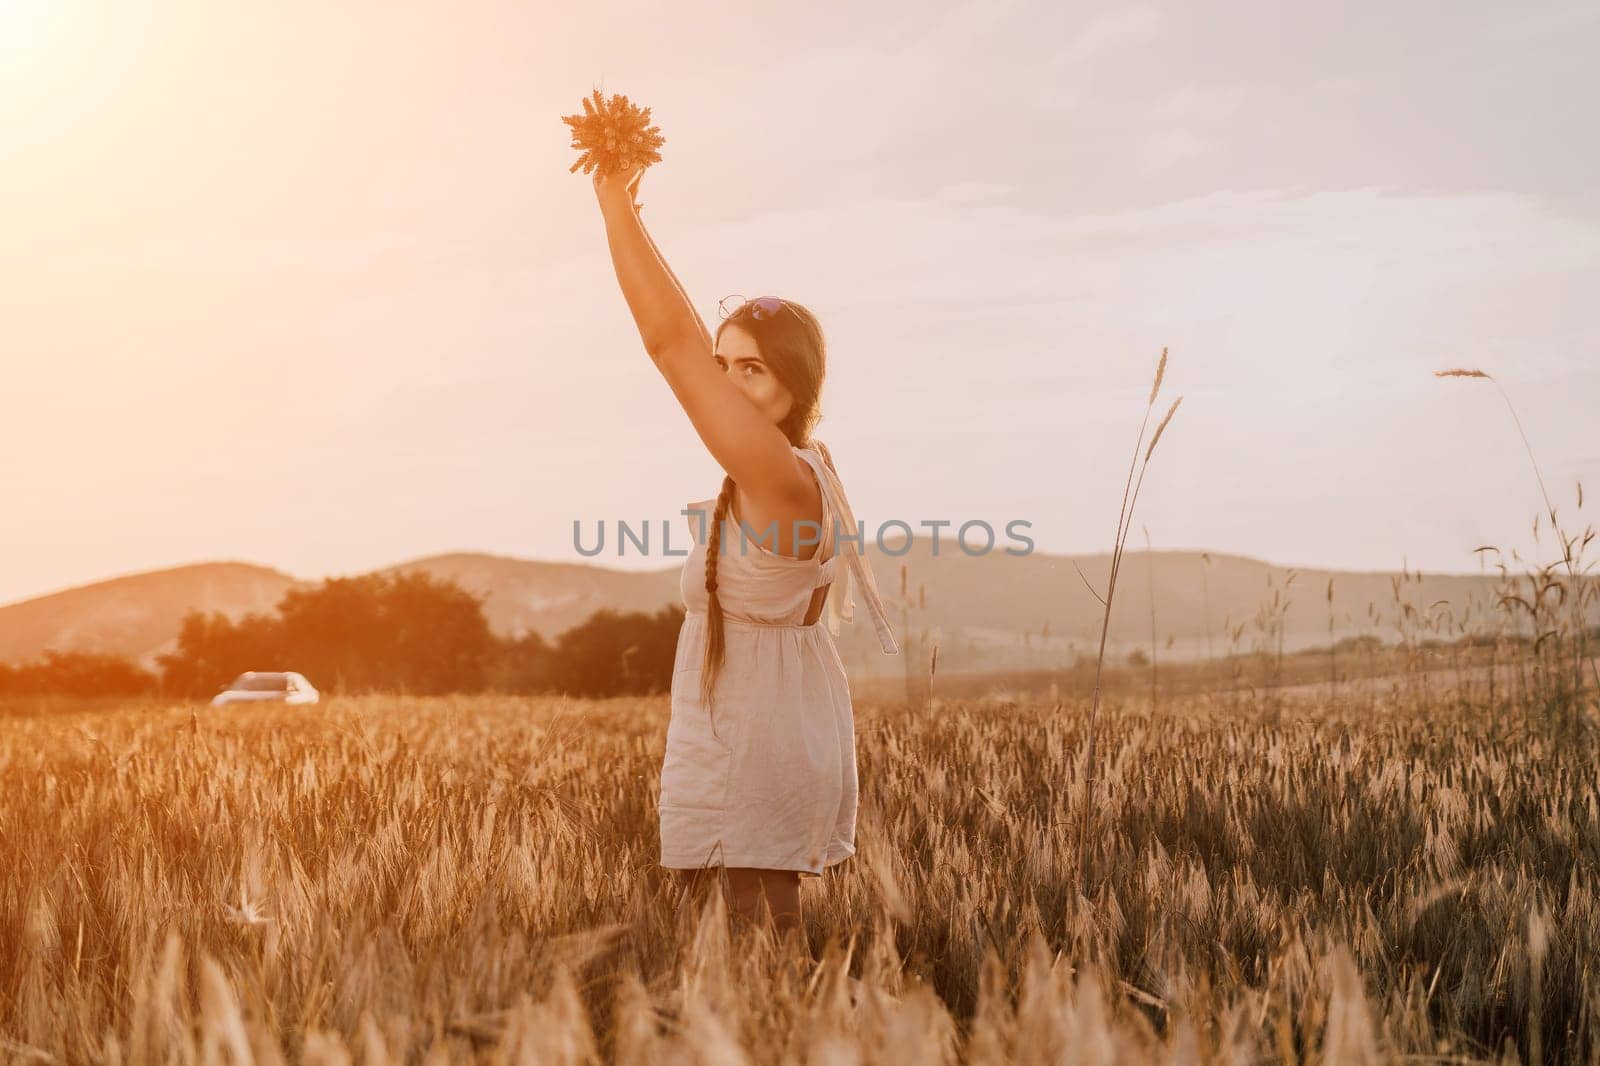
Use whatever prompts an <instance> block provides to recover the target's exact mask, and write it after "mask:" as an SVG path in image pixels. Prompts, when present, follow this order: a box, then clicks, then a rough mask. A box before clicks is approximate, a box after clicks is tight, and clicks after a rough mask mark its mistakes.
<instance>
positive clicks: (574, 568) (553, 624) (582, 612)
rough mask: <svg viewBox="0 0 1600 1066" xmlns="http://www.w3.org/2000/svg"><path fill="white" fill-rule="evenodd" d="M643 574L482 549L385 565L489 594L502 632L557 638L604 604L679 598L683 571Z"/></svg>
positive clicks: (492, 617) (638, 607)
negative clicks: (505, 554) (545, 560)
mask: <svg viewBox="0 0 1600 1066" xmlns="http://www.w3.org/2000/svg"><path fill="white" fill-rule="evenodd" d="M680 568H681V567H678V566H675V567H672V568H670V569H667V570H655V571H649V572H644V573H640V572H637V571H627V570H608V569H606V568H605V567H600V566H589V565H587V564H584V563H547V562H540V561H538V560H533V559H513V558H510V557H507V556H503V555H485V554H482V553H480V552H457V553H454V554H450V555H431V556H428V557H427V558H423V559H415V560H413V561H411V562H409V563H400V564H398V565H396V566H390V567H385V568H384V569H382V570H379V571H377V572H378V573H380V574H389V573H397V574H409V573H415V572H418V571H420V572H423V573H426V574H428V575H429V576H431V577H435V578H440V579H448V580H451V581H454V582H456V584H458V585H460V586H461V587H462V588H464V589H466V590H467V591H468V592H471V593H474V594H476V595H478V596H482V597H484V604H483V613H484V614H485V615H486V616H487V617H488V619H489V626H490V628H491V629H493V630H494V631H495V632H496V633H498V634H500V635H501V636H508V637H515V636H521V635H522V634H524V633H528V632H536V633H539V634H541V635H542V636H545V637H547V638H548V637H554V636H556V635H557V634H559V633H560V632H562V631H563V630H565V629H570V628H571V627H572V626H575V625H577V624H578V623H579V622H582V621H583V620H584V619H586V618H588V617H589V616H590V615H591V614H593V613H594V612H595V611H598V610H599V609H600V608H602V607H609V608H611V609H612V610H616V611H656V610H659V609H660V608H662V607H664V606H666V605H667V604H669V603H679V602H681V601H680V600H679V598H678V571H679V569H680Z"/></svg>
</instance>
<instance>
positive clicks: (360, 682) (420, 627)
mask: <svg viewBox="0 0 1600 1066" xmlns="http://www.w3.org/2000/svg"><path fill="white" fill-rule="evenodd" d="M682 622H683V608H682V607H680V606H676V605H669V606H667V607H663V608H662V609H660V610H659V611H656V612H654V613H648V612H642V611H630V612H619V611H613V610H610V609H609V608H607V609H602V610H599V611H596V612H595V613H594V614H592V615H590V616H589V618H587V619H586V620H584V621H583V622H580V623H579V624H578V625H575V626H573V627H572V628H570V629H568V630H566V631H565V632H563V633H561V634H560V635H559V636H557V637H556V638H555V639H554V640H553V641H548V640H546V639H545V638H544V637H542V636H540V635H539V634H538V633H528V634H525V635H523V636H520V637H513V638H502V637H498V636H496V635H495V634H494V633H493V632H492V631H491V629H490V628H489V620H488V617H487V616H486V615H485V614H484V612H483V600H482V599H481V598H480V597H477V596H475V595H473V594H472V593H470V592H468V591H467V590H465V589H463V588H461V587H460V586H459V585H458V584H456V583H455V582H454V581H450V580H446V579H441V578H435V577H433V576H431V575H429V574H426V573H422V572H420V571H419V572H414V573H409V574H395V575H387V576H386V575H378V574H365V575H361V576H359V577H348V578H329V579H327V580H325V581H324V582H323V583H322V584H321V585H319V586H316V587H313V588H302V589H290V590H289V591H287V592H286V593H285V594H284V596H283V598H282V599H281V600H280V601H279V602H278V605H277V609H276V613H275V614H263V613H254V612H252V613H250V614H246V615H244V616H243V617H242V618H240V619H238V620H237V621H235V620H233V619H230V618H229V617H228V616H226V615H224V614H221V613H220V612H212V613H209V614H208V613H205V612H202V611H191V612H189V613H188V614H187V615H185V616H184V619H183V623H182V626H181V628H180V630H179V633H178V641H177V648H176V649H175V650H173V651H171V652H167V653H164V654H161V655H159V656H157V663H158V669H157V670H156V671H150V670H146V669H143V668H141V667H140V666H138V665H137V664H135V663H133V662H132V661H130V660H128V659H127V658H125V657H122V656H116V655H106V654H99V653H92V652H56V651H48V652H45V653H44V655H43V656H41V657H40V658H39V659H37V660H34V661H32V662H27V663H17V664H9V665H8V664H5V663H0V697H3V696H8V695H11V696H84V697H108V696H165V697H173V698H209V697H210V696H212V695H213V694H214V693H215V692H216V691H217V690H218V688H220V687H221V686H222V685H225V684H227V683H228V682H230V681H232V680H233V679H234V678H236V677H238V676H239V675H240V674H241V673H244V672H245V671H246V670H295V671H298V672H299V673H302V674H304V675H305V676H306V677H307V678H309V679H310V680H311V683H312V684H313V685H315V686H316V687H317V688H318V689H319V690H320V691H321V692H323V693H325V694H329V695H354V694H359V693H369V692H393V693H404V694H411V695H443V694H447V693H479V692H503V693H524V694H554V693H564V694H566V695H571V696H593V697H605V696H622V695H651V694H657V693H662V692H666V691H668V690H670V688H671V685H672V666H673V662H674V659H675V656H676V652H677V641H678V628H679V626H680V625H681V624H682Z"/></svg>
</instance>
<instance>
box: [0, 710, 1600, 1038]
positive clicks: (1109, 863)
mask: <svg viewBox="0 0 1600 1066" xmlns="http://www.w3.org/2000/svg"><path fill="white" fill-rule="evenodd" d="M1393 695H1394V698H1393V699H1389V700H1384V701H1381V702H1380V704H1379V707H1378V710H1377V712H1376V713H1374V712H1373V711H1372V710H1371V709H1370V707H1369V703H1368V700H1367V698H1366V697H1363V698H1362V699H1361V700H1360V704H1359V706H1358V707H1354V706H1353V707H1350V708H1341V707H1340V706H1339V704H1338V701H1336V700H1330V698H1329V697H1328V695H1327V694H1326V693H1324V694H1323V695H1321V696H1319V697H1315V698H1306V699H1303V700H1300V699H1291V700H1289V701H1288V706H1280V707H1278V708H1276V709H1275V711H1274V713H1272V714H1265V713H1261V712H1258V711H1255V710H1252V709H1251V708H1248V707H1244V708H1241V707H1239V706H1238V705H1236V704H1235V705H1228V704H1226V703H1223V702H1221V701H1218V700H1213V699H1211V698H1210V697H1208V696H1205V695H1203V694H1202V695H1195V696H1188V697H1185V698H1183V699H1182V700H1165V701H1163V703H1162V705H1161V706H1160V708H1159V709H1158V710H1152V709H1151V707H1150V706H1149V705H1148V704H1141V703H1139V702H1137V701H1136V700H1119V701H1117V702H1113V703H1111V704H1108V705H1105V706H1102V708H1101V716H1100V723H1099V725H1098V727H1097V728H1098V729H1099V730H1100V737H1099V742H1098V752H1099V754H1098V755H1097V758H1098V759H1099V760H1100V766H1099V767H1098V772H1097V773H1096V774H1095V776H1094V779H1093V780H1094V786H1093V787H1094V792H1095V795H1094V797H1093V803H1094V805H1095V818H1094V821H1093V827H1094V828H1093V831H1092V835H1091V837H1090V839H1089V841H1088V847H1087V854H1086V857H1085V859H1084V867H1083V870H1082V871H1081V874H1080V873H1079V872H1078V871H1077V870H1076V869H1075V865H1076V864H1075V851H1074V848H1073V841H1074V829H1075V827H1076V826H1077V824H1078V823H1077V817H1078V815H1079V813H1080V810H1079V808H1080V805H1081V789H1082V785H1083V778H1084V773H1083V765H1082V759H1081V756H1080V754H1079V753H1080V752H1081V751H1082V749H1083V743H1082V741H1083V737H1082V735H1081V733H1082V729H1083V726H1084V723H1085V719H1086V711H1087V707H1086V705H1085V704H1084V703H1083V702H1082V701H1074V702H1071V703H1046V702H1042V701H1028V700H1020V701H1019V700H1013V699H1004V698H998V697H988V698H977V699H970V700H962V701H955V702H949V703H941V704H938V705H936V706H934V707H932V708H926V707H925V708H911V707H909V706H906V705H903V704H891V703H858V705H857V708H856V710H857V730H858V757H859V762H860V774H861V789H862V807H861V812H860V818H859V823H858V832H857V844H858V850H857V853H856V854H855V855H854V856H853V857H852V858H850V859H848V860H846V861H845V862H844V863H842V864H841V865H839V866H837V867H834V868H833V869H831V870H829V871H828V873H827V875H826V876H825V877H824V878H822V879H820V880H817V881H807V882H806V883H805V886H804V888H803V894H804V897H805V902H804V906H805V911H806V914H805V920H806V934H807V938H808V939H809V942H810V947H811V953H812V955H813V956H814V958H806V957H804V956H802V955H799V954H796V953H790V954H788V955H784V954H783V953H782V952H781V951H780V950H779V945H775V944H773V943H771V942H770V941H769V940H767V939H766V938H765V937H763V936H761V935H760V934H759V933H754V934H753V933H750V932H748V931H742V930H740V931H735V932H734V933H731V934H730V932H729V928H728V924H727V922H726V920H725V919H726V912H725V911H724V910H723V909H722V900H721V897H720V894H719V893H718V892H717V891H716V887H715V882H714V881H713V880H710V879H702V880H701V884H702V885H703V886H709V887H702V888H701V889H700V890H698V891H692V890H691V889H693V887H694V886H693V885H690V884H687V883H685V882H683V881H681V880H679V879H677V878H674V877H672V876H670V875H667V874H666V873H665V872H664V871H662V870H660V869H659V868H658V867H656V866H655V865H654V863H655V859H656V844H657V836H656V822H655V806H654V801H655V789H656V784H657V774H658V769H659V764H660V757H661V753H662V747H663V743H664V735H665V728H666V718H667V704H666V700H665V698H664V697H661V698H653V699H632V700H630V699H619V700H611V701H592V702H583V701H572V700H562V699H554V698H547V699H534V700H530V699H523V698H497V697H471V698H434V699H403V698H383V697H364V698H349V699H334V700H331V701H329V702H327V703H325V704H324V705H323V706H322V707H319V708H311V709H288V708H276V709H269V710H251V711H250V712H248V713H242V712H236V713H233V714H229V715H222V714H217V713H212V712H208V711H205V710H197V709H194V708H191V707H188V706H178V705H173V706H162V705H149V706H139V707H126V708H122V709H119V710H115V711H111V712H101V713H94V714H88V713H81V714H71V713H56V714H53V715H48V716H25V717H14V718H10V719H5V720H4V721H5V722H6V729H5V734H4V738H3V739H0V781H3V782H4V788H5V793H4V794H5V802H4V805H3V807H0V863H3V868H4V870H5V876H4V879H3V882H0V1055H3V1056H4V1057H5V1058H6V1059H8V1060H10V1061H16V1062H86V1061H103V1062H119V1063H146V1062H262V1063H266V1062H279V1061H307V1062H359V1063H380V1062H401V1061H406V1062H447V1061H482V1062H541V1063H543V1062H551V1063H579V1062H595V1061H615V1062H625V1063H646V1062H666V1063H672V1062H683V1063H690V1062H706V1063H741V1062H751V1063H755V1062H775V1063H776V1062H794V1063H799V1062H807V1063H812V1062H815V1063H901V1062H907V1063H910V1062H915V1063H940V1062H957V1061H964V1062H974V1063H991V1062H1022V1063H1054V1062H1085V1063H1087V1062H1105V1063H1110V1062H1126V1061H1172V1062H1216V1061H1274V1062H1300V1061H1329V1062H1361V1061H1396V1060H1399V1059H1405V1060H1407V1061H1478V1060H1497V1059H1498V1058H1500V1057H1501V1056H1502V1055H1508V1056H1511V1057H1513V1059H1515V1058H1519V1057H1520V1058H1541V1057H1542V1058H1547V1059H1566V1060H1572V1061H1591V1062H1592V1061H1595V1060H1596V1056H1597V1054H1600V1052H1597V1048H1600V1040H1597V1032H1600V1028H1597V1026H1600V988H1597V987H1596V984H1597V981H1596V978H1597V976H1600V968H1597V966H1596V964H1595V960H1596V959H1597V958H1600V895H1597V891H1596V874H1597V872H1600V811H1597V808H1596V786H1597V783H1600V765H1597V760H1596V759H1595V758H1594V757H1593V754H1592V751H1587V750H1586V749H1583V748H1582V747H1579V746H1573V745H1567V744H1556V743H1553V742H1550V741H1547V740H1546V739H1544V738H1543V737H1542V736H1541V735H1540V734H1539V733H1538V732H1537V731H1535V730H1529V729H1527V728H1524V727H1523V726H1521V725H1519V722H1520V721H1521V720H1520V719H1518V717H1517V716H1516V715H1515V714H1514V713H1511V711H1512V710H1514V709H1511V708H1507V707H1504V706H1500V707H1496V708H1494V709H1492V710H1491V709H1489V708H1487V707H1485V706H1483V705H1481V704H1475V703H1472V702H1471V701H1464V700H1455V701H1451V700H1450V699H1449V698H1448V695H1447V694H1445V695H1443V696H1441V697H1440V698H1439V699H1437V700H1430V701H1428V702H1426V703H1424V702H1421V701H1418V700H1415V699H1411V700H1407V699H1405V698H1402V697H1401V695H1400V690H1399V689H1398V688H1396V689H1395V690H1394V692H1393ZM730 936H735V937H736V938H737V939H735V940H733V941H730Z"/></svg>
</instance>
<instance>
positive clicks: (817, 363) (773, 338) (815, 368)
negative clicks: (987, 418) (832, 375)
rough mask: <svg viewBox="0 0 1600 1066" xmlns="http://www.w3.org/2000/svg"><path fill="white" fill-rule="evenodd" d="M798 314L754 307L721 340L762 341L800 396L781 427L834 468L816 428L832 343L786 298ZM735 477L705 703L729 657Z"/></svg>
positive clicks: (721, 513)
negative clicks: (727, 567) (727, 600)
mask: <svg viewBox="0 0 1600 1066" xmlns="http://www.w3.org/2000/svg"><path fill="white" fill-rule="evenodd" d="M784 303H785V304H787V305H788V306H789V307H790V308H792V309H793V311H794V314H792V315H791V314H788V313H786V312H784V313H779V314H776V315H770V316H768V317H766V318H761V319H757V318H754V317H753V316H752V315H751V313H750V305H749V304H745V305H744V306H743V307H741V308H739V310H738V311H737V312H736V313H734V314H732V315H730V316H728V317H727V318H725V319H723V320H722V323H721V324H720V325H718V326H717V333H716V336H717V338H719V339H720V338H721V336H722V331H723V330H725V329H727V328H728V327H729V326H737V327H738V328H739V329H742V330H744V331H745V332H746V333H748V334H749V335H750V337H751V339H753V340H754V341H755V342H756V349H757V350H758V351H760V353H761V358H762V361H764V362H765V363H766V364H767V367H768V369H770V370H771V371H772V374H773V376H774V377H776V378H777V379H778V382H779V384H781V385H783V387H784V388H785V389H787V390H788V391H789V395H790V396H792V397H793V398H794V402H793V404H792V405H791V406H790V408H789V413H788V414H787V415H785V416H784V419H783V421H782V422H779V423H778V428H779V429H780V430H782V431H783V435H784V438H785V439H787V440H788V442H789V443H790V444H792V445H794V446H795V447H797V448H807V447H815V448H817V450H818V452H819V453H820V454H821V455H822V458H823V460H824V461H825V462H826V463H827V464H828V467H829V469H832V468H833V458H832V457H831V456H830V455H829V454H828V449H827V446H826V445H824V444H822V442H821V441H815V440H813V439H812V437H811V432H812V430H813V429H814V428H815V426H816V424H817V421H818V420H819V419H820V418H821V417H822V411H821V398H822V380H823V377H824V376H825V375H826V373H827V344H826V341H825V340H824V338H823V335H822V325H821V323H819V322H818V321H817V316H816V315H814V314H812V313H811V311H810V310H809V309H808V308H806V307H804V306H802V305H800V304H797V303H795V302H794V301H792V300H785V301H784ZM733 490H734V483H733V478H732V477H731V476H729V475H727V474H724V475H723V477H722V489H721V491H720V492H718V493H717V506H716V510H715V511H714V512H713V513H712V516H711V525H710V527H709V529H708V531H707V534H706V601H707V602H706V651H705V660H704V662H703V663H702V664H701V670H700V702H701V703H702V704H704V705H705V706H706V707H708V708H709V707H710V706H711V704H712V691H713V689H714V688H715V686H716V681H717V675H718V673H720V672H721V669H722V666H723V664H724V662H725V661H726V657H727V647H726V643H725V639H724V632H723V621H722V600H721V598H720V597H719V596H718V595H717V562H718V559H719V557H720V556H721V554H722V525H723V522H724V521H725V520H726V519H727V517H728V512H729V510H730V508H731V507H732V504H733Z"/></svg>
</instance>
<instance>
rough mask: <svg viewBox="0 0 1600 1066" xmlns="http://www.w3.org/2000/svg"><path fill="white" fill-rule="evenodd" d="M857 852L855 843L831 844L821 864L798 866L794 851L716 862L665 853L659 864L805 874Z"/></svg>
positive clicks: (670, 866)
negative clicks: (787, 871)
mask: <svg viewBox="0 0 1600 1066" xmlns="http://www.w3.org/2000/svg"><path fill="white" fill-rule="evenodd" d="M855 853H856V849H855V845H854V844H830V845H828V850H827V852H826V853H825V855H824V857H823V860H822V863H821V865H809V866H796V865H795V864H794V860H793V859H791V858H790V855H792V854H793V852H789V853H788V854H785V855H727V856H722V857H721V858H719V859H718V860H717V861H715V862H709V861H698V862H697V861H695V860H692V859H686V858H683V857H682V856H677V855H674V856H667V855H663V856H662V857H661V861H660V863H659V864H658V865H660V866H662V867H663V868H665V869H668V870H700V869H707V870H713V869H716V868H717V867H719V866H735V867H751V868H755V869H759V870H794V871H796V872H798V873H804V874H820V873H821V872H822V871H823V870H825V869H827V868H828V867H830V866H837V865H838V864H839V863H841V862H843V861H844V860H846V859H848V858H849V857H850V856H852V855H854V854H855Z"/></svg>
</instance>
